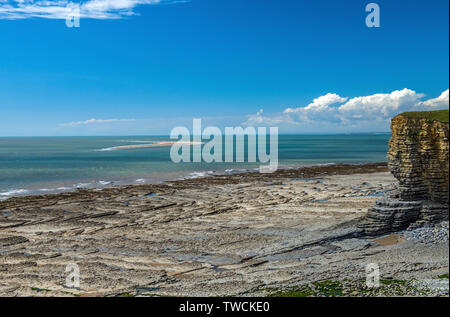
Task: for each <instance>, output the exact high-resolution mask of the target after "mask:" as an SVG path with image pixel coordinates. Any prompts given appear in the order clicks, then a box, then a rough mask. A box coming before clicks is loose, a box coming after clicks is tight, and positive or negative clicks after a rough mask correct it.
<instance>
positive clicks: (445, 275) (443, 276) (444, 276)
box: [438, 273, 448, 279]
mask: <svg viewBox="0 0 450 317" xmlns="http://www.w3.org/2000/svg"><path fill="white" fill-rule="evenodd" d="M438 278H446V279H448V273H447V274H442V275H439V276H438Z"/></svg>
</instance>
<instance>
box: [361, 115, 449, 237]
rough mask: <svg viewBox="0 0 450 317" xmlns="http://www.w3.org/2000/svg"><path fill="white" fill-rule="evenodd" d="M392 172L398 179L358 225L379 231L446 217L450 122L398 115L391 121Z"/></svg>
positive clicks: (389, 153)
mask: <svg viewBox="0 0 450 317" xmlns="http://www.w3.org/2000/svg"><path fill="white" fill-rule="evenodd" d="M391 130H392V137H391V139H390V141H389V151H388V155H387V156H388V159H389V170H390V171H391V172H392V174H393V175H394V177H395V178H396V179H397V181H398V185H397V186H396V189H395V190H394V191H392V192H390V193H387V194H386V195H385V197H384V198H383V199H380V200H379V201H378V202H377V203H376V205H375V206H374V207H373V208H371V209H370V210H369V212H368V213H367V217H366V219H365V221H364V222H363V223H362V224H361V225H360V227H361V228H364V230H365V233H366V234H369V235H379V234H384V233H387V232H392V231H398V230H401V229H404V228H406V227H408V226H410V225H412V226H414V227H419V226H423V225H426V224H432V223H437V222H440V221H443V220H448V215H449V211H448V207H449V188H448V186H449V185H448V184H449V141H448V137H449V124H448V122H447V123H443V122H439V121H429V120H427V119H422V118H408V117H405V116H403V115H398V116H397V117H395V118H393V119H392V124H391Z"/></svg>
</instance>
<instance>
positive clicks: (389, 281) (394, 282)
mask: <svg viewBox="0 0 450 317" xmlns="http://www.w3.org/2000/svg"><path fill="white" fill-rule="evenodd" d="M380 283H381V284H384V285H391V284H399V285H405V284H406V281H401V280H380Z"/></svg>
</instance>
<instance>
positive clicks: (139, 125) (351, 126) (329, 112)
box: [60, 88, 449, 133]
mask: <svg viewBox="0 0 450 317" xmlns="http://www.w3.org/2000/svg"><path fill="white" fill-rule="evenodd" d="M424 97H425V94H422V93H417V92H415V91H414V90H411V89H407V88H405V89H402V90H395V91H393V92H391V93H379V94H373V95H369V96H359V97H353V98H349V97H341V96H339V95H338V94H335V93H328V94H326V95H324V96H320V97H318V98H315V99H314V100H313V101H312V102H311V103H310V104H308V105H307V106H305V107H296V108H286V109H285V110H284V111H283V112H282V113H274V114H269V115H264V114H263V110H262V109H261V110H259V111H258V112H257V113H256V114H252V115H247V120H246V121H245V122H242V119H241V118H242V117H239V116H238V117H234V116H229V117H217V118H216V117H205V118H201V119H204V120H205V123H208V124H209V125H211V124H212V125H214V126H221V127H225V126H237V125H244V126H277V127H279V129H280V132H281V133H331V131H333V133H342V132H344V133H346V132H387V131H388V130H389V124H390V120H391V118H392V117H394V116H395V115H397V114H399V113H401V112H405V111H419V110H440V109H448V107H449V90H448V89H447V90H445V91H444V92H442V93H441V95H440V96H438V97H436V98H430V99H426V100H422V99H423V98H424ZM163 122H166V124H165V125H164V124H163ZM169 122H170V123H172V124H173V126H167V124H169ZM191 124H192V118H188V117H185V118H166V119H165V120H161V119H156V118H134V119H133V118H129V119H120V118H108V119H96V118H92V119H89V120H85V121H75V122H66V123H62V124H60V127H61V128H65V129H69V130H72V129H76V131H78V132H82V131H89V130H90V131H104V132H107V131H110V132H112V131H114V130H115V129H117V128H120V127H122V128H124V127H125V128H126V129H127V131H128V130H129V132H130V133H131V132H136V133H152V131H148V130H147V129H148V127H149V126H151V127H155V126H158V128H159V130H158V131H166V132H169V131H170V130H171V129H172V128H173V127H175V126H187V127H189V126H190V125H191ZM205 126H206V125H205ZM80 129H81V130H80ZM86 129H87V130H86ZM91 129H95V130H91ZM66 131H67V130H66Z"/></svg>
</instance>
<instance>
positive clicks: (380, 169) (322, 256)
mask: <svg viewBox="0 0 450 317" xmlns="http://www.w3.org/2000/svg"><path fill="white" fill-rule="evenodd" d="M395 182H396V180H395V178H394V177H393V176H392V175H391V174H390V173H389V172H388V170H387V164H386V163H378V164H375V163H374V164H366V165H326V166H321V167H305V168H300V169H283V170H279V171H277V172H276V173H273V174H259V173H242V174H235V175H216V176H211V177H206V178H198V179H189V180H182V181H173V182H168V183H163V184H155V185H133V186H122V187H112V188H104V189H92V190H78V191H76V192H72V193H62V194H57V195H42V196H28V197H17V198H11V199H8V200H5V201H2V202H0V276H1V278H0V296H388V295H395V296H396V295H398V296H436V295H446V296H448V270H449V245H448V222H446V223H439V224H437V227H435V228H432V227H429V228H427V229H421V230H419V231H417V230H416V231H414V230H410V231H399V232H395V233H392V232H389V233H386V234H384V235H382V236H367V235H365V233H364V230H363V229H361V228H360V227H359V226H358V223H359V222H360V221H361V219H362V218H363V217H364V216H365V215H366V213H367V211H368V209H369V208H371V207H372V206H373V205H374V204H375V202H376V200H378V199H380V197H382V196H383V195H384V194H385V193H387V192H389V191H391V190H392V189H394V188H395V186H396V184H395ZM369 263H375V264H377V265H378V267H379V272H380V283H381V286H380V287H379V288H373V289H368V288H367V287H366V285H365V281H366V266H367V264H369ZM74 264H76V266H77V267H78V268H79V273H80V285H79V287H76V288H74V287H69V286H68V284H67V283H66V279H67V277H68V274H69V273H68V272H66V269H67V267H68V265H69V266H70V265H72V267H73V265H74Z"/></svg>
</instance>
